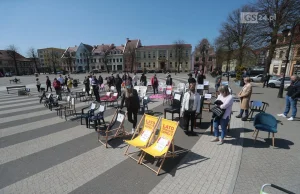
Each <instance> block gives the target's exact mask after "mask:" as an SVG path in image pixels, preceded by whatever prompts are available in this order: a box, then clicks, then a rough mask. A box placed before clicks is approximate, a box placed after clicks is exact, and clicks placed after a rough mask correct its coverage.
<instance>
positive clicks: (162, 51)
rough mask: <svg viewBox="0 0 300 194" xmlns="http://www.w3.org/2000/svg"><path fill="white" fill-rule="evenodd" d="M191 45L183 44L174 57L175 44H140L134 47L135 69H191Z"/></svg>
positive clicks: (172, 70)
mask: <svg viewBox="0 0 300 194" xmlns="http://www.w3.org/2000/svg"><path fill="white" fill-rule="evenodd" d="M191 56H192V45H190V44H184V45H183V52H182V55H181V57H180V59H179V58H178V57H176V54H175V45H153V46H140V47H139V48H137V49H136V62H137V69H143V70H144V69H145V70H163V71H169V72H175V71H177V70H178V68H179V70H180V71H185V72H187V71H189V70H190V69H191Z"/></svg>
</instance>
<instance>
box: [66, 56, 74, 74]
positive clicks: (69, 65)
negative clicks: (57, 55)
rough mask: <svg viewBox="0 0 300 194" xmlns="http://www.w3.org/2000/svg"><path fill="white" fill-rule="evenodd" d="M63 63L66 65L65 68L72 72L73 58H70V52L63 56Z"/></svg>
mask: <svg viewBox="0 0 300 194" xmlns="http://www.w3.org/2000/svg"><path fill="white" fill-rule="evenodd" d="M63 58H64V61H65V63H66V64H67V66H68V67H69V70H70V71H71V72H72V71H73V66H72V64H73V62H74V60H73V57H72V53H71V52H70V51H66V52H65V53H64V55H63Z"/></svg>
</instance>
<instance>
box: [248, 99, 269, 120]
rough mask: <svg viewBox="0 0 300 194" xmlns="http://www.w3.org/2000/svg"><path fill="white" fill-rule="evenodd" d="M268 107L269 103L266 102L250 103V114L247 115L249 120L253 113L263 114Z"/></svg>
mask: <svg viewBox="0 0 300 194" xmlns="http://www.w3.org/2000/svg"><path fill="white" fill-rule="evenodd" d="M268 106H269V103H267V102H262V101H257V100H253V101H250V113H249V116H250V119H252V118H253V113H254V112H257V113H264V112H265V111H266V109H267V107H268Z"/></svg>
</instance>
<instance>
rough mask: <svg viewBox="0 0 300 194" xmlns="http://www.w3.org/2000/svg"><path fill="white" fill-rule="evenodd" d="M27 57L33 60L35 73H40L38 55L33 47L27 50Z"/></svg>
mask: <svg viewBox="0 0 300 194" xmlns="http://www.w3.org/2000/svg"><path fill="white" fill-rule="evenodd" d="M27 55H28V56H29V57H30V58H31V59H32V60H33V62H34V66H35V71H36V72H37V73H38V74H39V73H40V70H39V68H38V60H39V59H38V54H37V52H36V50H35V49H34V48H33V47H31V48H29V50H28V53H27Z"/></svg>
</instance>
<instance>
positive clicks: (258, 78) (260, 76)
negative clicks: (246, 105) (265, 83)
mask: <svg viewBox="0 0 300 194" xmlns="http://www.w3.org/2000/svg"><path fill="white" fill-rule="evenodd" d="M263 76H264V75H263V74H259V75H257V76H253V77H250V81H251V82H261V81H262V78H263Z"/></svg>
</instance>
